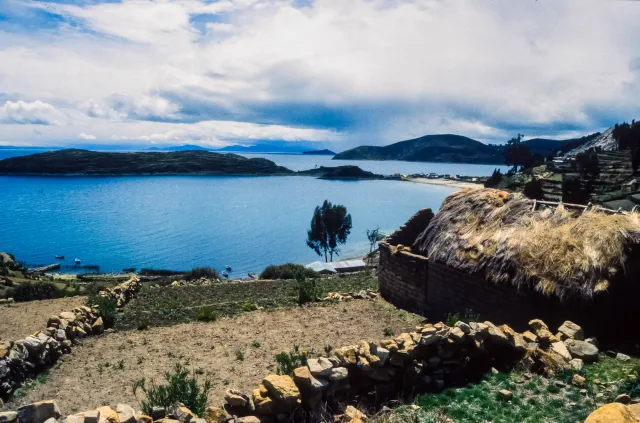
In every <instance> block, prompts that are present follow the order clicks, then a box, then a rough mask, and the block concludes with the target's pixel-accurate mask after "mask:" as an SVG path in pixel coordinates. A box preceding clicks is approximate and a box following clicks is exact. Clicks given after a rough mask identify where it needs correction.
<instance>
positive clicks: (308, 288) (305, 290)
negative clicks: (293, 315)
mask: <svg viewBox="0 0 640 423" xmlns="http://www.w3.org/2000/svg"><path fill="white" fill-rule="evenodd" d="M317 300H318V287H317V284H316V281H315V280H313V279H304V278H299V279H298V304H299V305H303V304H307V303H312V302H314V301H317Z"/></svg>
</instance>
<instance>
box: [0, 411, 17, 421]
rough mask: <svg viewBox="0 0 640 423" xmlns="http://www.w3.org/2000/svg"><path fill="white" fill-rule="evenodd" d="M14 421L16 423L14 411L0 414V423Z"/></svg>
mask: <svg viewBox="0 0 640 423" xmlns="http://www.w3.org/2000/svg"><path fill="white" fill-rule="evenodd" d="M16 421H18V413H16V412H15V411H5V412H3V413H0V423H15V422H16Z"/></svg>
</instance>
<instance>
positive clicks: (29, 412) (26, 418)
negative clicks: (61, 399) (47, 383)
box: [18, 401, 60, 423]
mask: <svg viewBox="0 0 640 423" xmlns="http://www.w3.org/2000/svg"><path fill="white" fill-rule="evenodd" d="M52 417H53V418H54V419H59V418H60V409H59V408H58V405H57V404H56V402H55V401H39V402H34V403H33V404H29V405H25V406H23V407H20V408H18V419H19V420H20V423H44V422H45V421H47V420H48V419H50V418H52Z"/></svg>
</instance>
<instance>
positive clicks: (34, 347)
mask: <svg viewBox="0 0 640 423" xmlns="http://www.w3.org/2000/svg"><path fill="white" fill-rule="evenodd" d="M22 345H24V346H25V348H26V349H27V350H28V351H29V353H30V354H38V353H41V352H42V351H44V345H45V343H44V342H43V341H42V340H41V339H40V338H38V337H35V336H33V335H31V336H27V337H26V338H24V339H23V340H22Z"/></svg>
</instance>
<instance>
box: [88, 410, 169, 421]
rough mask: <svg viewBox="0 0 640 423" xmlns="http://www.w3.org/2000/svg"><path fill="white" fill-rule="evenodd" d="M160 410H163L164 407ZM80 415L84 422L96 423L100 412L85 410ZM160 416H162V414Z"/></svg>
mask: <svg viewBox="0 0 640 423" xmlns="http://www.w3.org/2000/svg"><path fill="white" fill-rule="evenodd" d="M162 410H163V411H164V408H163V409H162ZM82 415H83V416H84V423H98V422H99V421H100V412H99V411H98V410H91V411H85V412H84V413H82ZM162 417H164V414H163V415H162Z"/></svg>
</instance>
